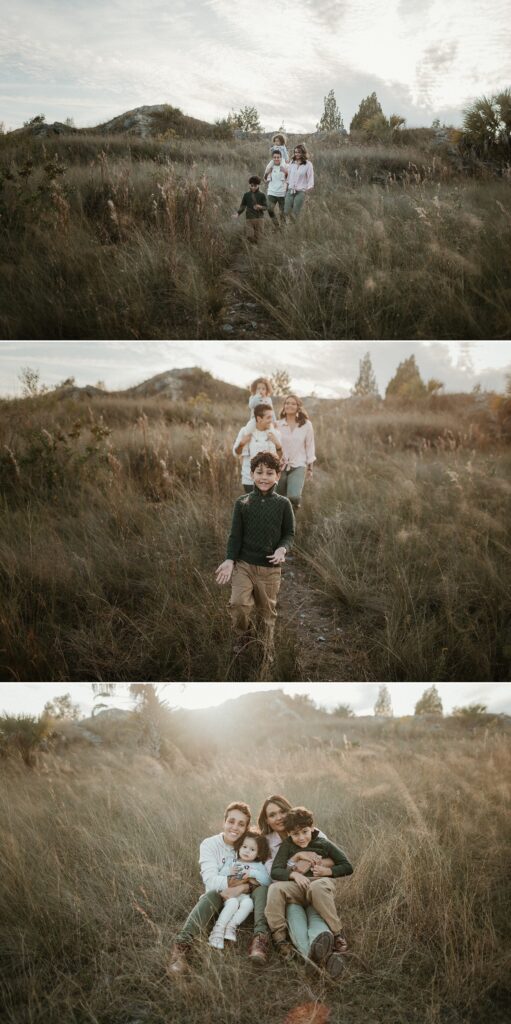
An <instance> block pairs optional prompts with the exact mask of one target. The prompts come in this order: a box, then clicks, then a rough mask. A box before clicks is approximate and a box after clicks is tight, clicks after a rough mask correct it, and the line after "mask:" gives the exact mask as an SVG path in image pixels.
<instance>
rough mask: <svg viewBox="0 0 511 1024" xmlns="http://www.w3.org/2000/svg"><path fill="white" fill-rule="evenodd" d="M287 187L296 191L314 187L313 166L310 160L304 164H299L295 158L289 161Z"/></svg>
mask: <svg viewBox="0 0 511 1024" xmlns="http://www.w3.org/2000/svg"><path fill="white" fill-rule="evenodd" d="M287 187H288V189H289V190H291V189H295V191H296V192H308V190H309V189H310V188H314V168H313V166H312V164H311V162H310V160H307V161H306V162H305V163H304V164H299V163H298V162H297V161H295V160H291V161H290V162H289V164H288V178H287Z"/></svg>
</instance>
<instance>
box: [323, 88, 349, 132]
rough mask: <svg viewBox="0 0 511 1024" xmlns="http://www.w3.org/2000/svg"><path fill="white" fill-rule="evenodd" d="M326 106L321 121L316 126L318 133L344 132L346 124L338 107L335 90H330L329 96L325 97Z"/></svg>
mask: <svg viewBox="0 0 511 1024" xmlns="http://www.w3.org/2000/svg"><path fill="white" fill-rule="evenodd" d="M324 105H325V106H324V110H323V113H322V115H321V118H320V120H319V121H318V123H317V125H316V130H317V131H318V132H342V131H344V124H343V121H342V116H341V111H340V110H339V107H338V106H337V100H336V98H335V95H334V90H333V89H330V92H329V93H328V96H325V98H324Z"/></svg>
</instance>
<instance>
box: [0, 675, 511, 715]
mask: <svg viewBox="0 0 511 1024" xmlns="http://www.w3.org/2000/svg"><path fill="white" fill-rule="evenodd" d="M427 685H429V684H426V683H389V684H388V688H389V691H390V696H391V700H392V707H393V710H394V714H395V715H396V716H401V715H412V714H413V711H414V708H415V704H416V702H417V701H418V699H419V697H421V695H422V694H423V692H424V690H425V689H426V688H427ZM436 686H437V690H438V692H439V694H440V697H441V699H442V704H443V709H444V714H449V713H450V712H451V711H452V709H453V708H454V707H463V706H465V705H467V704H473V703H483V704H486V705H487V707H488V711H490V712H493V713H495V714H500V713H502V712H503V713H505V714H511V683H437V684H436ZM378 689H379V687H378V683H313V684H310V683H214V684H213V683H190V684H186V683H167V684H164V685H162V686H161V687H160V690H159V692H160V694H161V697H162V698H163V699H164V700H166V701H167V703H168V704H169V706H170V707H183V708H189V709H197V708H206V707H215V706H217V705H219V704H223V703H224V702H225V701H227V700H232V699H233V698H235V697H239V696H241V695H242V694H244V693H253V692H258V693H260V692H261V690H281V691H283V692H284V693H287V694H290V695H292V694H297V693H298V694H309V695H310V696H311V697H312V699H313V700H314V701H315V703H316V704H317V705H318V706H320V707H323V708H326V710H328V711H332V710H333V709H334V708H335V707H337V706H338V705H339V704H349V705H351V707H352V708H353V710H354V711H355V713H356V714H357V715H371V714H372V713H373V707H374V702H375V700H376V697H377V696H378ZM64 693H70V694H71V698H72V700H73V703H75V704H78V705H79V707H80V711H81V713H82V714H83V715H89V714H90V713H91V711H92V709H93V707H94V706H95V703H96V704H97V703H104V704H107V705H108V706H109V707H117V708H131V707H133V702H132V700H131V698H130V696H129V690H128V685H127V684H122V683H121V684H119V685H118V687H117V691H116V693H115V696H113V697H111V698H107V699H104V698H96V700H95V699H94V695H93V692H92V686H91V684H90V683H0V714H1V713H7V714H20V713H25V714H31V715H38V714H40V713H41V711H42V710H43V707H44V705H45V703H46V701H47V700H52V699H53V698H55V697H57V696H62V694H64Z"/></svg>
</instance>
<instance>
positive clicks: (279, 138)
mask: <svg viewBox="0 0 511 1024" xmlns="http://www.w3.org/2000/svg"><path fill="white" fill-rule="evenodd" d="M271 141H272V142H278V143H279V145H281V146H285V145H286V143H287V139H286V136H285V135H283V134H282V132H277V134H276V135H274V136H273V139H272V140H271Z"/></svg>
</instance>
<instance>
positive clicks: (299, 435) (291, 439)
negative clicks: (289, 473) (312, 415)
mask: <svg viewBox="0 0 511 1024" xmlns="http://www.w3.org/2000/svg"><path fill="white" fill-rule="evenodd" d="M277 427H278V430H279V433H280V436H281V439H282V452H283V458H284V459H285V462H286V466H287V467H288V468H290V469H295V468H296V467H297V466H308V465H309V464H310V463H311V462H315V461H316V451H315V448H314V431H313V429H312V423H311V421H310V420H306V421H305V423H304V424H303V426H302V427H299V426H298V424H297V425H296V427H295V428H294V429H293V430H291V428H290V427H289V426H288V423H287V420H285V419H283V420H279V421H278V423H277Z"/></svg>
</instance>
